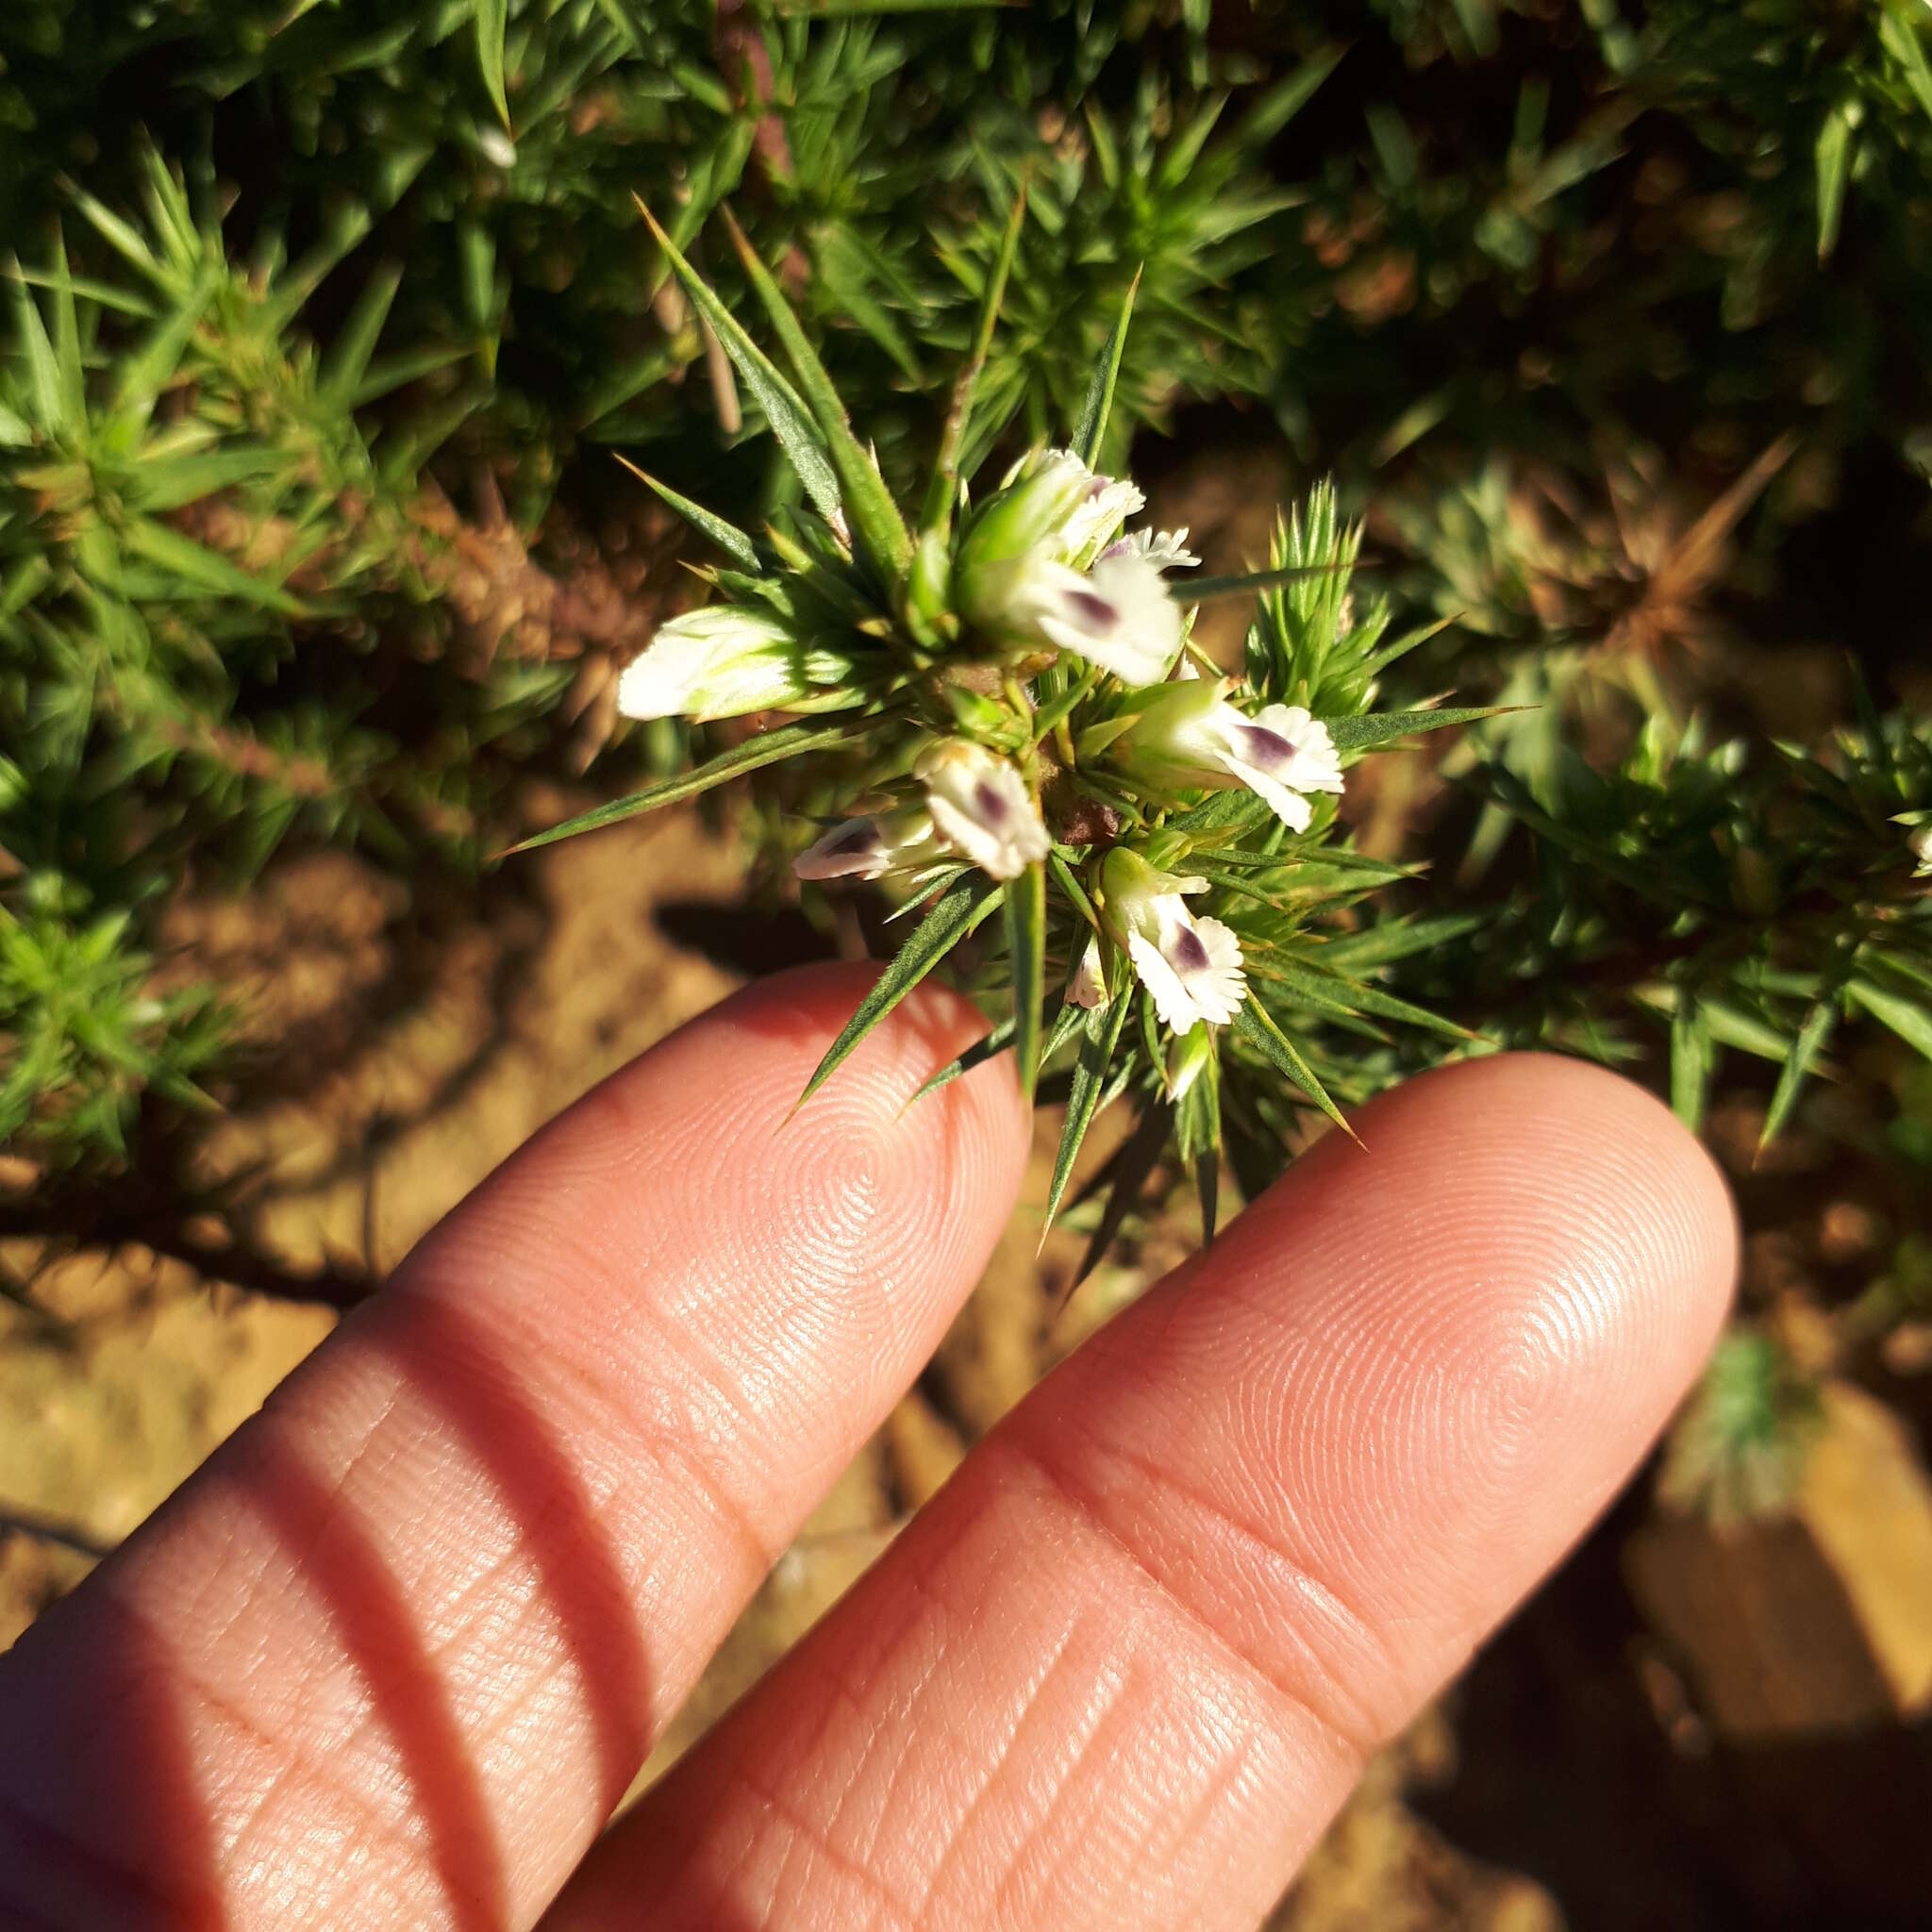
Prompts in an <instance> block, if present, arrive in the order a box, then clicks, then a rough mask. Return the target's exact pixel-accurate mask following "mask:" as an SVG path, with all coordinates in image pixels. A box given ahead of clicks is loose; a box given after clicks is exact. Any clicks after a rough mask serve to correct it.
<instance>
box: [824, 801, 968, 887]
mask: <svg viewBox="0 0 1932 1932" xmlns="http://www.w3.org/2000/svg"><path fill="white" fill-rule="evenodd" d="M939 856H940V847H939V844H938V841H936V840H935V839H934V838H933V832H932V815H931V814H930V813H929V812H924V811H921V810H919V809H918V808H916V807H908V808H904V809H902V810H899V811H891V812H883V813H880V814H878V815H876V816H874V817H870V818H859V819H847V820H845V821H844V823H843V824H837V825H834V826H833V827H832V829H831V830H830V831H829V832H826V833H825V834H824V836H823V837H822V838H820V839H818V840H816V841H814V842H813V843H812V844H810V845H808V846H807V847H806V849H805V850H804V851H803V852H801V853H800V854H799V855H798V857H797V858H794V859H793V860H792V861H791V870H792V871H793V872H794V873H795V874H797V875H798V876H799V877H800V878H802V879H819V880H824V879H878V878H884V877H885V875H886V874H888V873H891V872H913V871H916V870H917V869H918V868H919V867H920V866H922V865H929V864H930V863H931V862H932V861H933V860H934V859H935V858H938V857H939Z"/></svg>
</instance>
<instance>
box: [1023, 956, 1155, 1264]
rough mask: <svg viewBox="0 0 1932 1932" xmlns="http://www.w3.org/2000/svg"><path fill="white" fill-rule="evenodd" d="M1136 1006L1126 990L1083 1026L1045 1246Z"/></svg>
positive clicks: (1048, 1209) (1062, 1130)
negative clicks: (1108, 1074) (1115, 1052)
mask: <svg viewBox="0 0 1932 1932" xmlns="http://www.w3.org/2000/svg"><path fill="white" fill-rule="evenodd" d="M1133 1004H1134V1000H1133V995H1132V993H1131V992H1130V991H1128V990H1127V989H1126V988H1125V987H1123V988H1122V989H1121V990H1120V991H1118V992H1116V993H1115V994H1114V996H1113V998H1112V999H1110V1000H1109V1001H1108V1003H1107V1005H1106V1006H1104V1007H1095V1008H1092V1010H1091V1012H1089V1013H1088V1014H1087V1015H1086V1017H1085V1019H1084V1020H1083V1021H1082V1023H1081V1035H1082V1037H1081V1041H1080V1054H1079V1058H1077V1059H1076V1060H1075V1061H1074V1085H1073V1091H1072V1092H1071V1093H1070V1094H1069V1095H1068V1097H1067V1117H1066V1123H1065V1124H1064V1125H1063V1126H1062V1127H1061V1128H1060V1144H1059V1151H1058V1153H1057V1154H1056V1155H1055V1156H1054V1161H1053V1179H1052V1181H1051V1182H1050V1183H1049V1184H1048V1186H1047V1190H1046V1220H1045V1223H1044V1224H1043V1225H1042V1226H1041V1230H1040V1239H1041V1243H1042V1244H1043V1243H1044V1242H1045V1241H1046V1237H1047V1234H1048V1232H1049V1231H1050V1230H1051V1229H1052V1227H1053V1224H1054V1217H1055V1215H1057V1214H1058V1212H1059V1209H1060V1203H1061V1201H1062V1200H1064V1199H1065V1197H1066V1192H1067V1184H1068V1182H1070V1181H1071V1180H1072V1179H1073V1178H1074V1161H1076V1160H1077V1159H1078V1158H1080V1146H1081V1143H1082V1142H1083V1141H1085V1140H1086V1138H1087V1129H1088V1128H1089V1127H1091V1125H1092V1124H1093V1116H1094V1115H1095V1114H1096V1113H1097V1112H1098V1111H1099V1108H1100V1096H1101V1094H1102V1092H1103V1091H1105V1089H1106V1087H1107V1069H1108V1063H1109V1062H1110V1061H1111V1060H1112V1058H1113V1055H1114V1048H1115V1047H1116V1046H1118V1045H1119V1044H1120V1037H1121V1032H1122V1029H1123V1028H1124V1026H1125V1025H1126V1024H1127V1010H1128V1008H1130V1007H1132V1005H1133Z"/></svg>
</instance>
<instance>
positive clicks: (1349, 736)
mask: <svg viewBox="0 0 1932 1932" xmlns="http://www.w3.org/2000/svg"><path fill="white" fill-rule="evenodd" d="M1505 709H1507V707H1503V706H1496V705H1465V706H1462V707H1461V708H1455V709H1448V710H1435V711H1368V712H1364V713H1363V714H1362V715H1361V716H1360V717H1357V718H1329V719H1327V720H1325V721H1324V722H1325V723H1326V724H1327V726H1328V736H1329V737H1330V738H1331V739H1332V740H1333V741H1334V742H1335V749H1336V750H1337V751H1372V750H1374V747H1375V746H1377V745H1382V744H1390V743H1392V742H1393V741H1395V740H1396V739H1398V738H1414V737H1417V736H1418V735H1420V734H1421V733H1422V732H1424V731H1441V730H1445V729H1446V728H1447V727H1448V726H1450V725H1452V724H1478V723H1480V721H1481V720H1483V719H1484V718H1494V717H1499V716H1501V715H1502V713H1503V711H1504V710H1505Z"/></svg>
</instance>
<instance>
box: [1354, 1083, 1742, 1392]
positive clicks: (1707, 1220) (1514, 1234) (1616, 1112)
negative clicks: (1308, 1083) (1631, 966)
mask: <svg viewBox="0 0 1932 1932" xmlns="http://www.w3.org/2000/svg"><path fill="white" fill-rule="evenodd" d="M1370 1111H1371V1113H1372V1115H1373V1124H1374V1134H1375V1135H1376V1137H1377V1142H1378V1144H1379V1143H1380V1142H1382V1141H1387V1142H1389V1143H1390V1145H1389V1149H1388V1151H1389V1153H1390V1154H1391V1156H1392V1157H1393V1158H1395V1159H1397V1160H1402V1161H1407V1162H1408V1163H1409V1164H1410V1166H1411V1171H1412V1172H1413V1173H1414V1174H1417V1176H1418V1177H1419V1181H1420V1183H1421V1184H1422V1185H1424V1186H1426V1187H1428V1188H1429V1189H1431V1190H1432V1191H1433V1194H1434V1197H1435V1199H1436V1201H1437V1204H1438V1211H1439V1212H1440V1213H1441V1217H1442V1224H1443V1232H1444V1237H1445V1239H1448V1240H1450V1241H1454V1242H1456V1243H1457V1244H1458V1245H1459V1246H1460V1248H1461V1249H1462V1251H1463V1252H1464V1253H1465V1254H1466V1255H1467V1257H1469V1259H1470V1260H1471V1262H1472V1264H1476V1265H1479V1264H1480V1262H1481V1260H1482V1258H1483V1257H1484V1256H1485V1254H1488V1255H1490V1256H1491V1257H1495V1258H1497V1259H1501V1258H1503V1257H1514V1259H1515V1261H1516V1263H1517V1269H1518V1272H1519V1273H1520V1274H1522V1275H1523V1276H1524V1277H1527V1278H1534V1277H1535V1276H1536V1275H1537V1274H1540V1273H1541V1274H1542V1275H1544V1276H1545V1277H1546V1278H1547V1279H1548V1280H1550V1281H1551V1282H1552V1283H1555V1282H1558V1281H1561V1280H1565V1279H1569V1280H1575V1279H1579V1278H1582V1277H1585V1276H1588V1277H1591V1278H1592V1279H1593V1280H1594V1282H1595V1284H1596V1287H1597V1291H1598V1295H1599V1298H1600V1300H1601V1301H1602V1302H1603V1303H1604V1305H1605V1306H1604V1309H1603V1312H1604V1314H1605V1316H1606V1317H1607V1320H1608V1323H1609V1326H1610V1327H1611V1328H1613V1329H1614V1328H1618V1327H1624V1328H1629V1329H1631V1330H1633V1331H1634V1333H1633V1340H1641V1341H1644V1342H1646V1343H1647V1344H1649V1348H1648V1350H1647V1352H1648V1353H1650V1354H1652V1355H1653V1356H1654V1357H1655V1360H1656V1369H1657V1374H1658V1375H1659V1376H1660V1377H1661V1378H1662V1379H1663V1380H1664V1381H1666V1382H1674V1383H1675V1384H1676V1385H1678V1386H1681V1384H1682V1383H1683V1382H1685V1381H1688V1380H1689V1378H1690V1376H1691V1374H1693V1373H1694V1371H1695V1368H1696V1365H1697V1364H1698V1363H1699V1362H1701V1361H1702V1360H1703V1358H1704V1357H1705V1356H1706V1355H1707V1353H1708V1352H1709V1349H1710V1347H1711V1345H1712V1343H1713V1342H1714V1341H1715V1340H1716V1336H1717V1332H1718V1329H1719V1328H1720V1326H1721V1325H1722V1324H1723V1321H1724V1314H1725V1311H1726V1309H1727V1307H1728V1306H1729V1303H1730V1297H1731V1291H1732V1289H1733V1286H1734V1284H1735V1281H1736V1277H1737V1270H1738V1252H1739V1237H1738V1224H1737V1213H1736V1208H1735V1206H1734V1204H1733V1202H1732V1199H1731V1194H1730V1190H1729V1188H1728V1186H1727V1184H1726V1183H1725V1181H1724V1175H1723V1174H1722V1173H1721V1172H1720V1171H1719V1169H1718V1166H1717V1163H1716V1161H1715V1160H1714V1159H1713V1158H1711V1156H1710V1154H1709V1152H1708V1151H1707V1149H1706V1148H1705V1146H1704V1145H1703V1143H1702V1142H1701V1141H1699V1140H1698V1139H1697V1137H1696V1136H1695V1135H1694V1134H1692V1133H1691V1131H1690V1130H1689V1129H1688V1128H1687V1127H1685V1125H1684V1124H1683V1123H1682V1122H1681V1121H1679V1120H1678V1119H1677V1117H1676V1116H1675V1115H1674V1113H1673V1112H1672V1111H1671V1109H1670V1108H1668V1107H1666V1106H1664V1104H1663V1103H1662V1102H1661V1101H1659V1100H1658V1099H1657V1097H1656V1096H1655V1095H1654V1094H1652V1093H1650V1092H1648V1091H1645V1090H1644V1089H1643V1088H1641V1087H1640V1086H1638V1085H1637V1084H1636V1083H1635V1082H1633V1081H1631V1080H1628V1079H1625V1078H1624V1076H1623V1075H1621V1074H1615V1073H1612V1072H1610V1071H1609V1070H1608V1069H1607V1068H1605V1067H1602V1066H1599V1065H1596V1064H1595V1063H1593V1062H1591V1061H1588V1060H1581V1059H1574V1058H1568V1057H1565V1056H1562V1055H1557V1054H1532V1053H1520V1054H1499V1055H1495V1056H1493V1057H1490V1058H1482V1059H1477V1060H1470V1061H1465V1062H1461V1063H1459V1064H1457V1065H1456V1066H1453V1067H1449V1068H1444V1069H1441V1070H1439V1071H1438V1072H1436V1073H1434V1074H1425V1075H1424V1076H1422V1077H1421V1078H1419V1079H1416V1080H1413V1081H1410V1082H1409V1083H1408V1084H1407V1086H1405V1087H1402V1088H1399V1089H1397V1090H1396V1091H1394V1092H1392V1093H1391V1094H1389V1095H1387V1096H1386V1097H1385V1098H1384V1099H1383V1100H1381V1101H1379V1102H1378V1103H1377V1104H1376V1106H1375V1107H1374V1108H1373V1109H1371V1110H1370ZM1539 1261H1541V1264H1542V1265H1541V1268H1539V1266H1538V1263H1539Z"/></svg>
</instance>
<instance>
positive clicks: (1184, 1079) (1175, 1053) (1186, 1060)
mask: <svg viewBox="0 0 1932 1932" xmlns="http://www.w3.org/2000/svg"><path fill="white" fill-rule="evenodd" d="M1213 1058H1214V1036H1213V1034H1211V1033H1210V1032H1209V1031H1208V1028H1207V1027H1205V1026H1196V1027H1194V1028H1192V1029H1191V1031H1190V1032H1187V1033H1183V1034H1182V1035H1181V1036H1180V1037H1179V1038H1178V1039H1177V1040H1176V1041H1174V1045H1173V1046H1172V1047H1170V1048H1169V1049H1168V1055H1167V1097H1168V1098H1169V1099H1170V1100H1172V1101H1174V1102H1175V1103H1176V1104H1178V1103H1179V1102H1181V1101H1183V1100H1185V1099H1186V1098H1187V1095H1188V1089H1189V1088H1191V1086H1192V1085H1193V1084H1194V1082H1195V1081H1196V1080H1198V1079H1199V1078H1200V1077H1201V1075H1202V1074H1205V1073H1206V1072H1207V1071H1208V1063H1209V1061H1211V1060H1212V1059H1213Z"/></svg>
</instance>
